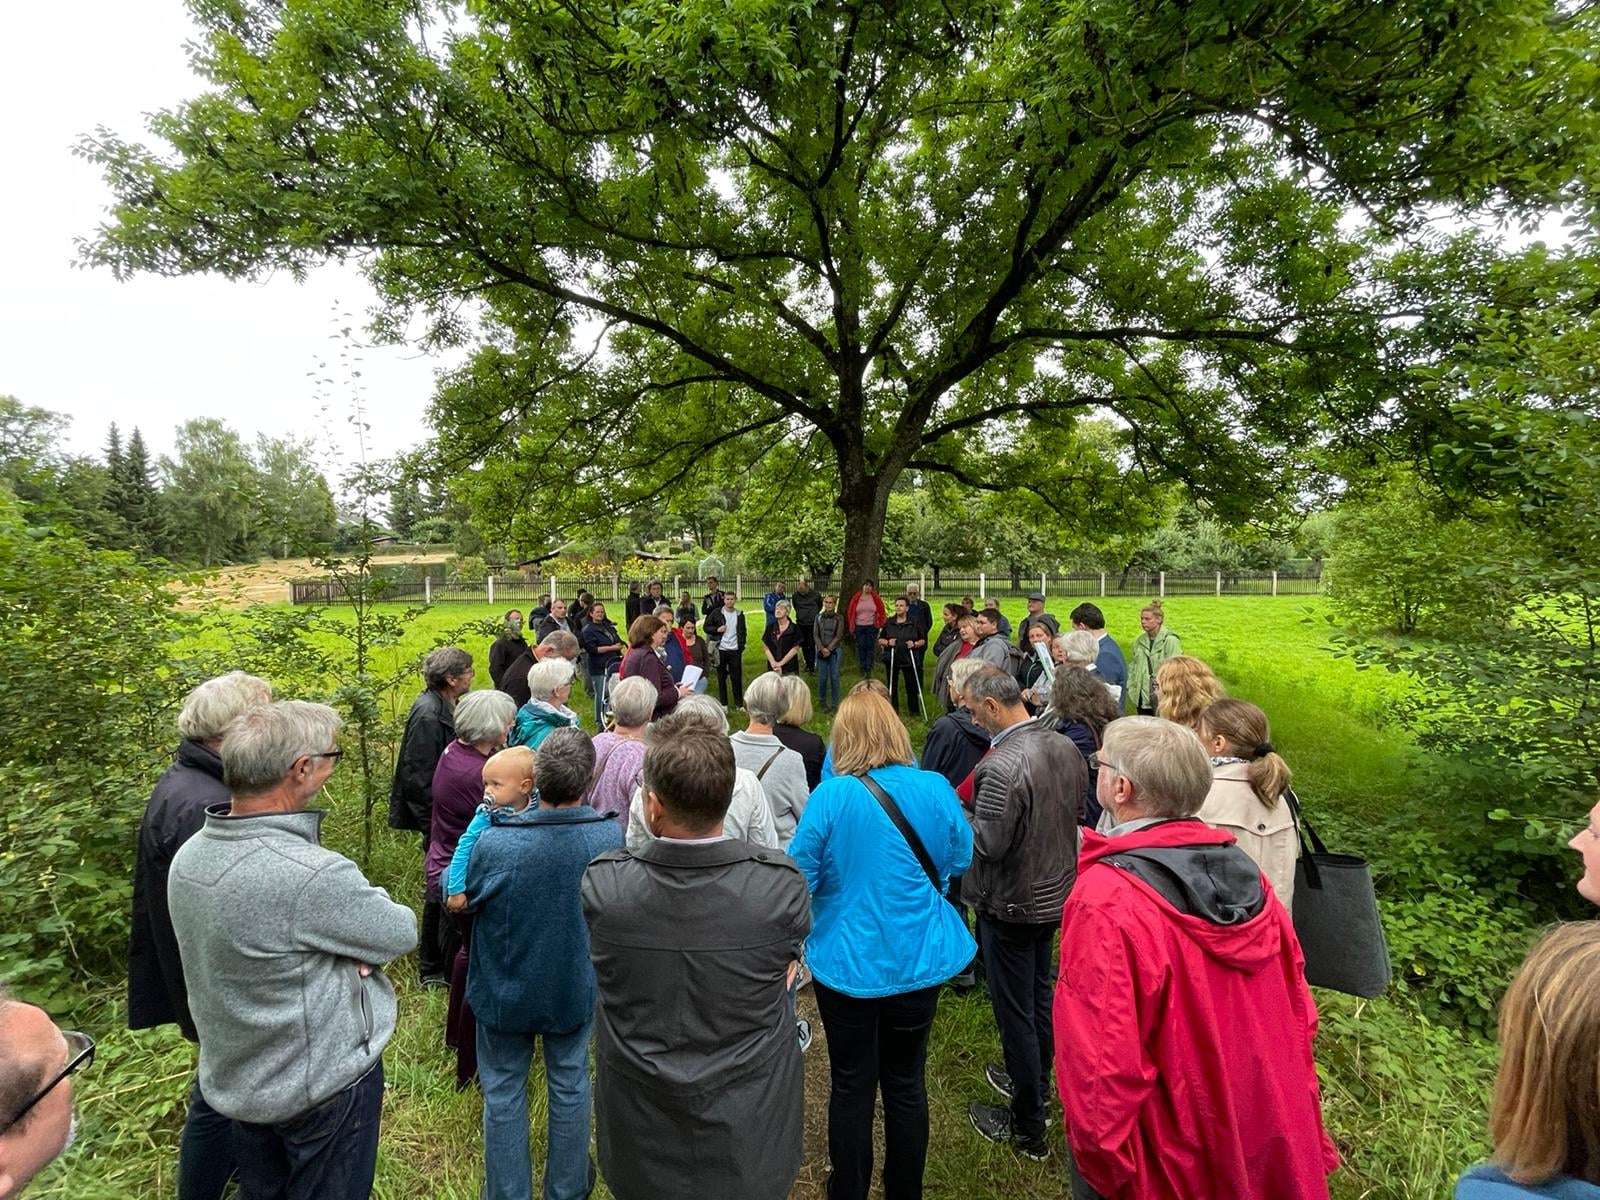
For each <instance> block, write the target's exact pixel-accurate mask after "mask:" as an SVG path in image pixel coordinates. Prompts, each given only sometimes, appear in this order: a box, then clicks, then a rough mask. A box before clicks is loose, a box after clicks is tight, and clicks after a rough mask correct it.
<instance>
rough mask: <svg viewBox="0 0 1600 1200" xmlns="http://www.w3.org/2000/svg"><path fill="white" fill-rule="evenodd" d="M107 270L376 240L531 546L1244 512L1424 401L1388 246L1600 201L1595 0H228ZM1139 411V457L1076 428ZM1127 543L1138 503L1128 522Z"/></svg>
mask: <svg viewBox="0 0 1600 1200" xmlns="http://www.w3.org/2000/svg"><path fill="white" fill-rule="evenodd" d="M194 8H195V12H196V16H197V18H198V20H199V21H200V23H201V25H202V30H203V36H202V38H201V40H200V42H199V44H198V47H197V49H196V51H195V58H196V64H197V66H198V67H199V69H200V70H201V71H202V72H203V73H204V74H205V76H206V77H207V78H208V79H209V80H210V81H211V85H212V86H211V89H210V90H209V91H208V92H207V93H206V94H204V95H202V96H200V97H198V98H197V99H195V100H193V101H191V102H189V103H187V104H185V105H183V106H181V107H180V108H178V109H177V110H175V111H172V112H168V113H164V114H161V115H159V116H157V117H156V118H155V119H154V121H153V124H152V129H153V132H154V133H155V134H156V135H157V137H159V138H160V139H161V140H162V141H164V142H165V143H166V144H167V146H166V148H165V149H164V150H163V151H161V152H160V153H156V152H153V151H150V150H147V149H146V148H144V147H142V146H140V145H137V144H135V143H131V142H129V141H126V140H124V139H122V138H120V137H118V136H117V135H115V134H113V133H111V132H109V131H105V130H101V131H99V132H98V133H97V134H96V135H95V136H93V137H92V138H88V139H85V141H84V143H83V146H82V150H83V152H84V153H85V154H87V155H88V156H90V157H91V158H93V159H94V160H96V161H97V162H99V163H101V164H102V165H103V166H104V168H105V172H106V176H107V179H108V180H109V181H110V183H111V185H112V187H113V188H114V190H115V192H116V195H117V204H116V207H115V210H114V214H113V217H112V219H111V221H110V222H109V223H108V224H107V225H105V226H104V227H103V228H102V229H101V230H99V232H98V233H97V235H96V236H95V237H94V238H92V239H91V240H89V241H88V242H86V244H85V246H84V255H85V257H86V258H87V259H88V260H89V261H91V262H95V263H103V264H109V265H110V266H111V267H112V268H113V269H115V270H117V271H119V272H123V273H127V272H135V271H157V272H167V273H176V272H190V271H220V272H223V273H226V274H230V275H252V274H256V273H259V272H263V271H268V270H272V269H278V268H284V267H287V268H289V269H291V270H296V271H298V270H303V269H305V268H306V267H308V266H310V265H312V264H314V263H316V262H318V261H320V260H322V259H324V258H326V257H328V256H345V255H362V256H365V260H366V261H367V262H368V264H369V268H370V272H371V275H372V277H373V279H374V280H375V281H376V283H377V285H378V287H379V288H380V291H381V294H382V297H383V303H384V307H383V310H382V311H381V313H379V314H378V322H379V326H380V328H381V329H383V330H386V331H388V332H389V333H391V334H393V335H395V336H400V335H401V333H402V332H403V331H404V330H405V329H406V328H407V327H408V325H409V323H410V322H411V320H412V319H413V318H414V317H417V316H424V317H426V318H427V319H428V321H429V327H428V328H429V334H428V336H429V337H430V338H432V339H434V340H435V341H454V342H468V341H476V343H477V348H476V351H475V353H474V354H473V355H472V357H471V358H470V360H469V362H468V364H467V365H466V366H465V367H464V368H462V369H461V370H460V371H459V372H457V373H456V374H455V375H454V376H453V377H451V378H449V379H448V380H446V381H445V382H444V383H443V384H442V386H441V388H440V390H439V393H438V395H437V398H436V401H435V406H434V422H435V429H436V433H437V439H438V441H437V446H436V447H435V450H434V453H435V461H434V465H435V467H436V468H437V469H438V470H440V471H443V472H446V473H449V474H453V475H456V476H457V477H458V478H457V487H458V489H459V491H460V494H462V495H463V496H465V497H466V498H467V499H468V500H469V502H470V503H471V504H472V507H473V509H474V511H475V513H476V514H477V515H478V517H479V519H480V521H482V522H483V523H485V524H486V525H488V526H490V527H491V528H493V529H494V530H495V531H496V532H499V533H502V534H504V535H505V536H507V537H508V538H510V539H511V540H512V541H513V542H517V543H531V542H536V541H539V540H542V538H545V537H548V536H549V535H550V534H551V533H553V532H557V531H561V530H564V529H568V528H572V527H575V526H577V525H581V524H584V523H587V522H591V521H593V520H595V519H596V518H598V517H602V516H605V515H608V514H615V513H618V512H625V511H627V510H629V509H630V508H635V507H639V506H641V505H651V504H665V503H667V502H669V501H670V502H675V503H679V504H682V503H683V502H684V501H683V497H684V496H686V495H687V496H691V497H692V495H693V494H695V493H696V491H697V490H700V489H705V488H707V487H711V486H715V485H717V484H718V483H719V482H721V481H725V480H726V479H728V478H729V477H742V476H743V474H744V473H746V472H748V471H750V470H751V469H752V468H753V467H754V466H755V464H757V463H759V462H760V461H761V459H762V458H763V457H764V456H766V455H768V454H771V453H773V452H774V451H775V450H777V449H778V448H779V447H787V448H788V449H789V451H790V452H791V453H794V454H797V455H799V456H801V457H802V458H804V459H805V460H806V461H809V462H811V463H813V464H814V465H815V469H817V470H818V472H819V473H822V474H825V475H826V476H827V477H828V478H829V479H830V480H831V481H832V490H833V492H834V494H835V497H836V503H837V505H838V507H839V509H840V510H841V512H842V516H843V526H844V544H843V549H842V554H843V575H844V582H845V584H846V585H847V586H848V585H849V584H851V583H853V582H854V581H856V580H859V579H860V578H862V577H863V576H865V575H868V574H872V573H874V571H875V569H876V567H877V565H878V560H879V555H880V550H881V541H882V532H883V527H884V521H885V518H886V515H887V512H888V505H889V497H890V494H891V491H892V489H893V488H894V485H895V483H896V481H897V480H899V479H900V478H901V476H902V475H903V474H904V473H905V472H906V471H908V470H913V471H917V472H920V473H922V474H923V475H924V476H931V475H944V476H948V477H950V478H952V479H955V480H957V481H959V482H962V483H964V484H967V485H969V486H974V487H978V488H982V489H988V490H994V491H998V492H1016V491H1019V490H1020V491H1021V492H1022V493H1024V494H1026V495H1028V496H1031V497H1033V498H1035V500H1037V501H1038V502H1040V503H1043V504H1047V505H1049V506H1050V507H1051V508H1052V509H1054V510H1055V511H1056V512H1058V513H1061V514H1072V513H1075V512H1077V511H1079V510H1080V509H1081V508H1082V507H1083V506H1084V505H1086V504H1088V503H1090V502H1092V501H1093V499H1094V498H1095V497H1096V496H1099V495H1100V494H1101V493H1102V492H1103V491H1104V489H1105V487H1106V485H1107V483H1108V481H1111V480H1119V481H1120V480H1130V479H1131V480H1132V481H1134V482H1135V484H1137V483H1138V482H1139V481H1141V480H1148V481H1150V483H1151V484H1152V485H1155V484H1159V483H1162V482H1166V481H1175V480H1176V481H1181V482H1183V483H1184V485H1185V486H1186V488H1187V490H1188V491H1189V493H1190V494H1191V495H1192V496H1193V497H1195V498H1197V499H1199V500H1203V501H1204V502H1206V503H1207V504H1208V505H1210V506H1211V508H1212V509H1213V510H1214V511H1216V512H1218V513H1219V514H1221V515H1223V516H1227V515H1230V514H1234V515H1236V514H1240V513H1244V512H1259V511H1260V510H1262V509H1263V508H1270V507H1271V506H1272V505H1273V504H1274V503H1281V502H1282V499H1283V498H1285V497H1289V496H1292V494H1293V491H1292V486H1293V485H1294V484H1296V483H1297V482H1300V481H1301V480H1302V479H1303V477H1304V475H1305V473H1306V472H1308V471H1310V470H1312V469H1313V467H1314V465H1315V461H1316V460H1315V458H1314V457H1313V455H1312V454H1311V453H1310V451H1311V450H1312V449H1313V448H1317V447H1322V446H1325V445H1326V444H1327V443H1329V442H1333V441H1337V440H1338V439H1341V438H1348V437H1351V436H1356V437H1359V436H1361V435H1363V434H1364V433H1366V432H1368V431H1370V430H1371V429H1372V428H1374V427H1376V426H1379V425H1381V424H1382V423H1383V422H1384V421H1386V420H1389V419H1391V418H1392V416H1393V411H1394V410H1393V404H1394V401H1395V400H1396V398H1397V388H1396V385H1395V380H1394V376H1393V373H1392V372H1393V368H1394V367H1395V365H1396V364H1395V363H1394V362H1393V360H1392V358H1391V356H1390V355H1389V353H1388V344H1387V343H1388V339H1389V337H1390V335H1391V333H1392V332H1393V331H1394V330H1396V329H1397V328H1398V329H1401V330H1404V329H1406V328H1408V325H1407V323H1408V322H1411V321H1414V320H1415V318H1416V316H1417V314H1416V313H1415V312H1414V311H1410V310H1407V309H1406V307H1405V305H1404V303H1403V300H1402V294H1401V293H1402V291H1403V289H1402V288H1400V287H1399V286H1398V285H1397V283H1396V277H1395V276H1394V275H1393V274H1392V273H1390V272H1388V271H1386V269H1385V268H1386V266H1387V265H1388V264H1389V263H1391V262H1392V261H1393V258H1394V256H1395V253H1396V252H1401V253H1407V254H1416V253H1421V254H1423V255H1426V253H1427V247H1426V244H1425V242H1424V241H1422V240H1419V236H1418V235H1419V232H1420V231H1421V230H1422V229H1423V227H1424V225H1425V224H1426V221H1427V219H1428V218H1429V217H1430V216H1432V215H1435V214H1437V213H1439V212H1441V211H1457V212H1460V211H1467V210H1475V211H1487V212H1490V213H1494V214H1496V215H1499V216H1502V217H1510V218H1518V217H1528V216H1530V215H1532V214H1535V213H1537V212H1538V211H1539V210H1541V209H1543V208H1545V207H1549V206H1556V205H1567V206H1583V207H1585V209H1586V206H1587V204H1588V201H1589V200H1590V196H1589V194H1588V190H1587V183H1588V180H1589V178H1590V177H1591V174H1592V172H1591V170H1590V169H1589V168H1590V160H1591V157H1592V147H1593V145H1594V138H1595V127H1596V122H1597V121H1600V106H1597V105H1596V104H1595V103H1594V101H1595V98H1596V97H1595V85H1596V73H1595V71H1594V48H1595V38H1594V21H1595V16H1594V14H1593V13H1592V12H1591V11H1590V10H1588V9H1587V7H1585V6H1578V7H1577V8H1576V9H1569V7H1566V6H1561V5H1558V4H1555V3H1551V2H1548V0H1474V2H1473V3H1462V2H1452V0H1444V2H1442V3H1441V2H1439V0H1397V2H1396V3H1393V4H1386V5H1360V4H1354V5H1353V4H1349V3H1348V2H1346V0H1311V2H1310V3H1306V2H1303V0H1296V2H1295V3H1287V2H1283V0H1264V2H1262V3H1257V4H1254V5H1250V6H1242V5H1236V4H1233V3H1230V2H1229V0H1192V2H1190V3H1184V4H1161V5H1145V4H1132V3H1128V2H1127V0H1073V2H1071V3H1066V4H1045V3H1040V2H1039V0H976V2H962V0H938V2H934V0H910V2H906V3H898V4H893V5H890V4H884V3H881V2H880V0H827V2H823V3H815V2H813V0H805V2H803V3H802V2H797V0H636V2H635V3H632V4H629V5H627V6H622V5H616V4H613V3H607V2H605V0H564V2H562V3H528V2H526V0H515V2H513V0H480V2H478V3H474V4H472V5H469V6H465V7H462V6H458V5H453V4H447V3H438V2H432V3H430V2H427V0H407V2H406V3H399V2H398V0H339V2H337V3H326V2H322V0H317V2H312V0H271V2H267V0H256V2H251V0H230V2H228V3H209V2H207V3H196V4H195V5H194ZM1097 414H1098V415H1105V414H1110V415H1112V416H1113V417H1114V418H1115V423H1116V428H1117V430H1118V433H1117V435H1116V437H1115V438H1114V439H1113V441H1112V444H1111V445H1110V446H1106V445H1105V444H1104V439H1102V438H1096V439H1092V440H1091V441H1090V442H1089V443H1087V444H1086V443H1085V440H1084V439H1083V438H1081V437H1080V436H1079V433H1078V430H1079V422H1080V421H1081V420H1082V419H1083V418H1085V417H1088V416H1091V415H1097ZM1113 515H1114V514H1113Z"/></svg>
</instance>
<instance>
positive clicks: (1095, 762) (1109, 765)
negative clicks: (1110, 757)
mask: <svg viewBox="0 0 1600 1200" xmlns="http://www.w3.org/2000/svg"><path fill="white" fill-rule="evenodd" d="M1102 767H1104V768H1106V769H1108V770H1110V771H1114V772H1116V773H1117V774H1118V775H1121V776H1123V777H1124V778H1126V776H1127V772H1126V771H1124V770H1123V769H1122V768H1121V767H1119V766H1117V764H1116V763H1114V762H1109V761H1107V760H1106V759H1104V758H1101V757H1100V755H1099V753H1098V752H1097V753H1094V754H1091V755H1089V769H1090V770H1091V771H1098V770H1100V769H1101V768H1102Z"/></svg>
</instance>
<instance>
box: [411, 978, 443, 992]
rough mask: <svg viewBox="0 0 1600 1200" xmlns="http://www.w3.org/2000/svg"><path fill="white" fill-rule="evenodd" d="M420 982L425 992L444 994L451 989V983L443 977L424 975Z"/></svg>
mask: <svg viewBox="0 0 1600 1200" xmlns="http://www.w3.org/2000/svg"><path fill="white" fill-rule="evenodd" d="M418 982H419V983H421V984H422V990H423V991H425V992H443V991H447V990H448V989H449V987H450V981H449V980H448V979H446V978H445V977H444V976H443V975H424V976H422V978H421V979H420V980H419V981H418Z"/></svg>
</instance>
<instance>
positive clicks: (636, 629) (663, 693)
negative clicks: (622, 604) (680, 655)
mask: <svg viewBox="0 0 1600 1200" xmlns="http://www.w3.org/2000/svg"><path fill="white" fill-rule="evenodd" d="M671 635H672V630H671V629H670V628H669V627H668V626H667V624H666V623H665V622H664V621H661V620H660V619H658V618H656V617H648V616H646V617H635V618H634V621H633V624H632V625H629V626H628V645H629V646H631V647H632V649H631V650H629V651H628V657H627V658H625V659H623V660H622V670H621V671H620V672H619V674H620V675H622V676H624V677H626V678H628V679H632V678H633V677H634V676H635V675H637V676H639V677H640V678H641V679H648V680H649V681H650V682H651V683H653V684H655V685H656V693H657V699H656V707H655V712H653V713H652V714H651V716H650V719H651V720H652V721H653V720H655V719H657V718H658V717H661V716H663V715H665V714H666V713H669V712H671V711H672V710H673V709H674V708H676V707H677V706H678V699H679V697H681V696H687V695H688V694H689V693H690V692H691V691H693V690H694V689H692V688H686V687H684V686H683V685H682V684H677V683H673V682H672V671H671V670H670V669H669V668H668V667H667V664H666V660H664V659H663V658H662V657H661V655H660V654H658V653H656V652H657V651H658V650H660V649H661V647H662V646H664V645H666V643H667V638H669V637H670V636H671Z"/></svg>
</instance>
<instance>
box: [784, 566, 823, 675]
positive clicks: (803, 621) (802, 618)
mask: <svg viewBox="0 0 1600 1200" xmlns="http://www.w3.org/2000/svg"><path fill="white" fill-rule="evenodd" d="M821 611H822V593H821V592H819V591H817V589H816V588H814V587H812V586H811V581H810V580H809V579H806V578H805V577H804V576H802V577H801V579H800V582H799V583H798V584H796V585H795V589H794V594H793V595H791V596H790V597H789V615H790V616H792V617H793V618H794V623H795V624H796V625H798V626H800V653H801V654H802V655H804V656H805V660H806V673H807V674H814V673H815V672H816V669H817V631H816V625H817V614H818V613H820V612H821Z"/></svg>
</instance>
